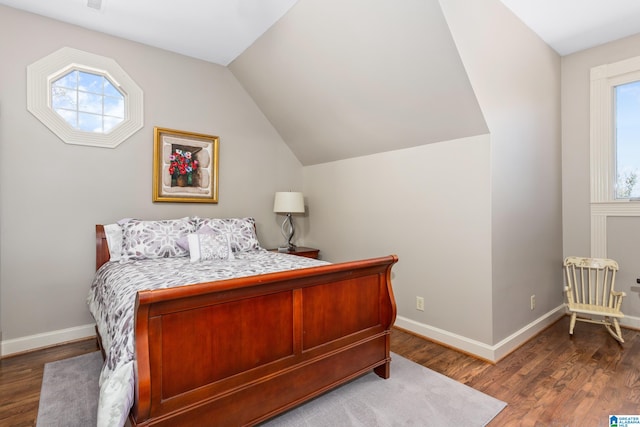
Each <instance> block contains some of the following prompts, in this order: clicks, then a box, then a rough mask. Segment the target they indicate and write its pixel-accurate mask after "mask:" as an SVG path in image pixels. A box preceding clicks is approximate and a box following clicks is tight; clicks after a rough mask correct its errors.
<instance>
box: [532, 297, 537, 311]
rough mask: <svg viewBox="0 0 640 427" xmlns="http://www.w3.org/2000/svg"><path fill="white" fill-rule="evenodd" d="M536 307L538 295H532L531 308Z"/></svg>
mask: <svg viewBox="0 0 640 427" xmlns="http://www.w3.org/2000/svg"><path fill="white" fill-rule="evenodd" d="M535 308H536V296H535V295H531V310H533V309H535Z"/></svg>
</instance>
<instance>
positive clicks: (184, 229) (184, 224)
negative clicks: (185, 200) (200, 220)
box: [120, 217, 195, 261]
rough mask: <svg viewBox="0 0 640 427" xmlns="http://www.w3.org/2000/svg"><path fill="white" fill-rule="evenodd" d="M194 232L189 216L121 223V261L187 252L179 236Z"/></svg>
mask: <svg viewBox="0 0 640 427" xmlns="http://www.w3.org/2000/svg"><path fill="white" fill-rule="evenodd" d="M194 231H195V228H194V224H193V222H192V221H191V220H190V218H188V217H185V218H180V219H167V220H158V221H140V220H137V219H132V220H130V221H128V222H126V223H124V224H122V252H121V254H120V255H121V258H120V260H121V261H127V260H130V259H146V258H175V257H183V256H187V255H188V251H187V250H185V249H184V248H181V247H180V246H179V245H178V239H180V238H181V237H185V236H187V235H189V234H190V233H193V232H194Z"/></svg>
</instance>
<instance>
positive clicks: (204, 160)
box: [153, 127, 220, 203]
mask: <svg viewBox="0 0 640 427" xmlns="http://www.w3.org/2000/svg"><path fill="white" fill-rule="evenodd" d="M219 145H220V138H219V137H217V136H213V135H205V134H202V133H195V132H185V131H180V130H175V129H167V128H161V127H154V128H153V201H154V202H179V203H218V164H219V155H218V152H219Z"/></svg>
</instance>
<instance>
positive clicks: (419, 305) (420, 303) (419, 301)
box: [416, 297, 424, 311]
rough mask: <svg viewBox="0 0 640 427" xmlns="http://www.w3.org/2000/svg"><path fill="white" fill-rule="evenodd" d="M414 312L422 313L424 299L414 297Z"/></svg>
mask: <svg viewBox="0 0 640 427" xmlns="http://www.w3.org/2000/svg"><path fill="white" fill-rule="evenodd" d="M416 310H420V311H424V298H422V297H416Z"/></svg>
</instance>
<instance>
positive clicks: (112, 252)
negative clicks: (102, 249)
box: [104, 224, 122, 261]
mask: <svg viewBox="0 0 640 427" xmlns="http://www.w3.org/2000/svg"><path fill="white" fill-rule="evenodd" d="M104 234H105V236H106V238H107V246H108V247H109V261H119V260H120V253H121V252H122V227H121V226H120V224H106V225H105V226H104Z"/></svg>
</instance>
